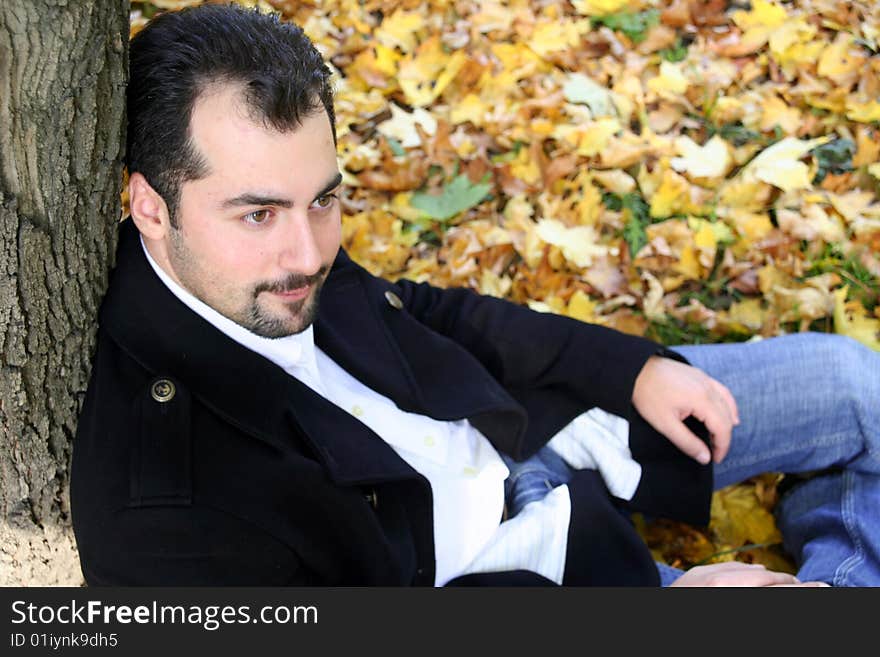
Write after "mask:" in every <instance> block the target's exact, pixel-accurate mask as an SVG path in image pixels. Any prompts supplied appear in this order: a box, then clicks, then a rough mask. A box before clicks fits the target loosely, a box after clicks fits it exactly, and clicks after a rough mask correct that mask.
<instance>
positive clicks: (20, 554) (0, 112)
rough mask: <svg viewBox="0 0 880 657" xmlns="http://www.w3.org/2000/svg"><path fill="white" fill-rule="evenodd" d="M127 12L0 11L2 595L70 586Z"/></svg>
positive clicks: (106, 7) (118, 153) (111, 208)
mask: <svg viewBox="0 0 880 657" xmlns="http://www.w3.org/2000/svg"><path fill="white" fill-rule="evenodd" d="M128 14H129V7H128V0H0V100H2V103H0V272H2V274H0V585H6V586H10V585H55V584H65V585H78V584H81V583H82V574H81V572H80V569H79V561H78V559H77V555H76V549H75V544H74V541H73V535H72V532H71V530H70V510H69V502H68V473H69V468H68V465H69V462H70V454H71V439H72V437H73V434H74V431H75V428H76V419H77V413H78V411H79V408H80V404H81V402H82V398H83V395H84V392H85V388H86V384H87V380H88V373H89V367H90V358H91V355H92V351H93V348H94V343H95V328H96V316H97V310H98V305H99V303H100V300H101V297H102V295H103V293H104V290H105V288H106V284H107V274H108V272H109V268H110V266H111V261H112V257H113V251H114V248H115V242H116V236H115V225H116V222H117V221H118V219H119V215H120V203H119V188H120V179H121V170H122V153H123V149H124V143H125V140H124V130H125V128H124V125H125V122H124V120H125V81H126V76H127V68H128V67H127V63H128V61H127V58H128Z"/></svg>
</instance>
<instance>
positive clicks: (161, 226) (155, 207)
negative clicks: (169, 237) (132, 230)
mask: <svg viewBox="0 0 880 657" xmlns="http://www.w3.org/2000/svg"><path fill="white" fill-rule="evenodd" d="M128 206H129V209H130V210H131V218H132V220H133V221H134V223H135V225H137V228H138V230H139V231H140V232H141V234H142V235H143V236H144V237H146V238H148V239H152V240H161V239H163V238H164V237H165V235H166V233H167V232H168V230H169V229H170V227H171V221H170V218H169V216H168V206H167V205H165V201H164V199H163V198H162V197H161V196H159V193H158V192H157V191H156V190H155V189H153V187H152V185H150V183H148V182H147V179H146V178H144V176H143V174H141V173H137V172H135V173H133V174H131V176H129V178H128Z"/></svg>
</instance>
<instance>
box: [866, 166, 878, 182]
mask: <svg viewBox="0 0 880 657" xmlns="http://www.w3.org/2000/svg"><path fill="white" fill-rule="evenodd" d="M868 173H870V174H871V175H872V176H874V177H875V178H876V179H877V180H880V162H877V163H875V164H870V165H868Z"/></svg>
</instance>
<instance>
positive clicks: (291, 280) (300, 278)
mask: <svg viewBox="0 0 880 657" xmlns="http://www.w3.org/2000/svg"><path fill="white" fill-rule="evenodd" d="M328 270H329V267H327V266H326V265H325V266H323V267H321V268H320V269H319V270H318V271H317V272H315V273H314V274H311V275H309V276H306V275H305V274H297V273H291V274H289V275H288V276H286V277H285V278H283V279H281V280H280V281H274V282H271V283H270V282H264V283H259V284H257V285H256V287H254V296H257V295H258V294H260V293H261V292H289V291H290V290H295V289H297V288H301V287H306V286H307V285H317V284H319V283H320V282H321V281H322V280H324V276H325V275H326V274H327V271H328Z"/></svg>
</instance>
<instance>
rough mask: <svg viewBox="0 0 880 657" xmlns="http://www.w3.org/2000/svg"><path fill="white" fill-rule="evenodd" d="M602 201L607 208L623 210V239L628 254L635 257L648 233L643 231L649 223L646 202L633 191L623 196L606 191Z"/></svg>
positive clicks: (648, 210) (649, 215)
mask: <svg viewBox="0 0 880 657" xmlns="http://www.w3.org/2000/svg"><path fill="white" fill-rule="evenodd" d="M602 202H603V203H604V204H605V207H606V208H608V209H609V210H613V211H615V212H618V211H621V210H622V211H623V218H624V226H623V239H624V240H626V243H627V244H628V245H629V252H630V255H632V256H633V257H635V255H636V253H638V252H639V250H640V249H641V248H642V247H643V246H645V244H647V243H648V234H647V233H646V232H645V227H646V226H648V225H649V224H650V223H651V214H650V208H649V206H648V204H647V203H646V202H645V199H643V198H642V197H641V196H640V195H639V194H637V193H635V192H630V193H629V194H624V195H623V196H620V195H619V194H612V193H610V192H606V193H605V194H603V196H602Z"/></svg>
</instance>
